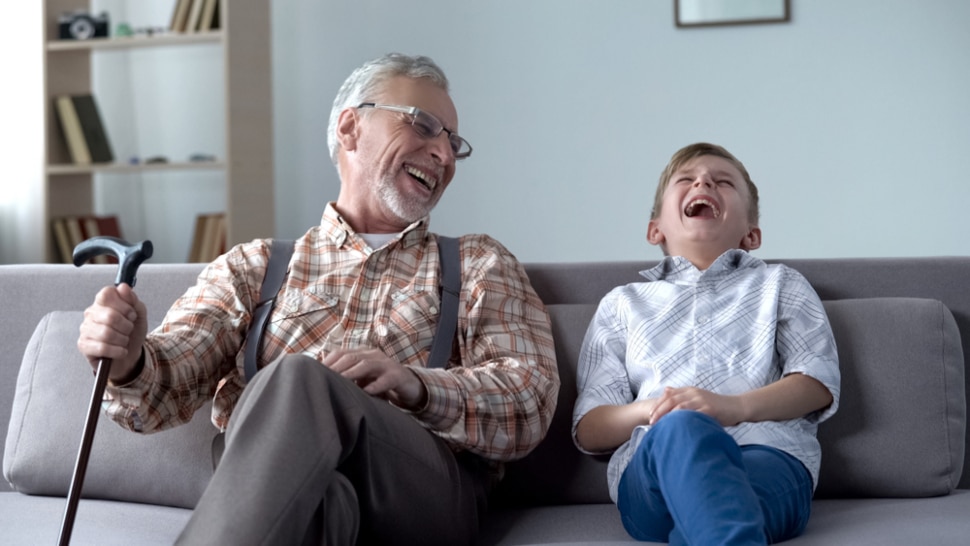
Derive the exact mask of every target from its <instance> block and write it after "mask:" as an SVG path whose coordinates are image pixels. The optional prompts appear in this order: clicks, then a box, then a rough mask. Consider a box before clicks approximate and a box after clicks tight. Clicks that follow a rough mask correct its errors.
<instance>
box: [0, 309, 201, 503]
mask: <svg viewBox="0 0 970 546" xmlns="http://www.w3.org/2000/svg"><path fill="white" fill-rule="evenodd" d="M82 319H83V314H82V312H80V311H55V312H52V313H49V314H47V315H46V316H44V317H43V318H42V319H41V321H40V323H38V325H37V327H36V329H35V330H34V334H33V336H32V337H31V339H30V342H29V344H28V346H27V350H26V352H25V353H24V358H23V362H22V364H21V368H20V373H19V375H18V378H17V387H16V394H15V397H14V403H13V408H12V412H11V419H10V425H9V428H8V430H7V440H6V447H5V453H4V460H3V473H4V476H5V477H6V478H7V480H8V481H9V482H10V484H11V486H12V487H13V488H14V489H16V490H17V491H20V492H22V493H28V494H35V495H55V496H66V495H67V490H68V488H69V487H70V483H71V477H72V473H73V470H74V464H75V461H76V458H77V453H78V448H79V446H80V442H81V435H82V432H83V430H84V422H85V418H86V414H87V410H88V406H89V404H90V401H91V393H92V390H93V387H94V377H93V376H92V373H91V368H90V367H89V366H88V364H87V362H86V361H85V359H84V357H83V356H81V354H80V353H79V352H78V350H77V345H76V343H77V336H78V328H79V326H80V324H81V321H82ZM207 408H208V406H206V407H204V408H203V409H202V410H201V411H199V412H198V413H197V414H196V416H195V418H194V419H193V420H192V421H191V422H190V423H188V424H186V425H184V426H181V427H176V428H174V429H171V430H166V431H162V432H157V433H155V434H149V435H141V434H136V433H133V432H129V431H127V430H124V429H122V428H121V427H119V426H118V425H116V424H115V423H114V422H112V421H111V420H110V419H108V418H107V417H105V416H104V415H103V414H102V415H101V416H100V417H99V422H98V427H97V431H96V434H95V438H94V443H93V444H92V448H91V455H90V458H89V461H88V468H87V472H86V475H85V480H84V487H83V490H82V496H83V497H85V498H99V499H111V500H122V501H133V502H143V503H152V504H160V505H166V506H175V507H184V508H192V507H194V506H195V504H196V502H197V501H198V499H199V497H200V496H201V495H202V491H203V490H204V489H205V486H206V485H207V484H208V481H209V479H210V477H211V476H212V459H211V445H212V438H213V437H214V436H215V434H216V432H217V430H216V428H215V427H214V426H212V424H211V422H210V421H209V411H207Z"/></svg>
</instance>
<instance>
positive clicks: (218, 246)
mask: <svg viewBox="0 0 970 546" xmlns="http://www.w3.org/2000/svg"><path fill="white" fill-rule="evenodd" d="M226 227H227V224H226V214H225V213H223V212H216V213H211V214H200V215H198V216H196V218H195V232H194V233H193V235H192V247H191V249H190V250H189V260H188V261H189V262H190V263H208V262H211V261H212V260H215V259H216V258H218V257H219V256H220V255H221V254H223V253H224V252H225V251H226Z"/></svg>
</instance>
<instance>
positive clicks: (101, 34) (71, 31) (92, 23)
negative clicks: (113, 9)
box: [57, 10, 110, 40]
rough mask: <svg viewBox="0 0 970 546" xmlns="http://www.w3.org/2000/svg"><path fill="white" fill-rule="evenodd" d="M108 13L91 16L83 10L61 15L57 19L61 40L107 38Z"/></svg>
mask: <svg viewBox="0 0 970 546" xmlns="http://www.w3.org/2000/svg"><path fill="white" fill-rule="evenodd" d="M109 25H110V23H109V21H108V13H107V12H102V13H101V14H99V15H91V14H90V13H87V12H85V11H83V10H79V11H72V12H69V13H64V14H61V16H60V17H59V18H58V19H57V26H58V28H57V33H58V38H60V39H61V40H88V39H91V38H107V37H108V27H109Z"/></svg>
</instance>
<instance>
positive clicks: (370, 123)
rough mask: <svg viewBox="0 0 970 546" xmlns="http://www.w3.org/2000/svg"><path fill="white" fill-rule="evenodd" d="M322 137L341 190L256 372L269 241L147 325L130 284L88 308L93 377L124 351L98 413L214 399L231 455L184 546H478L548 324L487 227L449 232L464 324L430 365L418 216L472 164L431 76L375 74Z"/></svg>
mask: <svg viewBox="0 0 970 546" xmlns="http://www.w3.org/2000/svg"><path fill="white" fill-rule="evenodd" d="M328 140H329V145H330V152H331V157H332V159H333V161H334V164H335V165H336V166H337V170H338V172H339V174H340V179H341V185H340V193H339V196H338V198H337V201H336V202H333V203H330V204H328V205H327V207H326V209H325V210H324V212H323V218H322V220H321V222H320V225H319V226H315V227H313V228H311V229H310V230H309V231H308V232H307V233H306V234H304V235H303V236H302V237H300V238H299V239H298V240H297V241H296V243H295V245H294V247H293V255H292V258H291V259H290V261H289V264H288V268H287V272H286V275H285V279H284V281H283V284H282V288H281V289H280V291H279V293H278V297H277V299H276V303H275V306H274V307H273V310H272V313H271V315H270V316H269V319H268V323H267V324H268V326H267V328H266V330H265V335H264V336H263V338H262V342H261V344H260V345H258V347H259V354H258V358H257V359H256V364H257V366H258V368H259V370H260V371H259V373H257V374H255V376H254V377H253V379H252V380H251V381H248V382H247V376H246V373H245V364H244V361H245V358H244V353H245V347H246V344H247V339H246V338H247V335H246V334H247V331H248V330H249V327H250V324H251V323H252V322H253V316H254V313H255V308H256V306H257V303H258V302H259V298H260V287H261V285H262V282H263V279H264V277H265V276H266V271H267V264H268V263H269V256H270V247H271V241H269V240H256V241H252V242H250V243H246V244H241V245H237V246H236V247H234V248H232V249H231V250H229V251H228V252H227V253H226V254H225V255H223V256H221V257H219V258H218V259H216V260H215V261H214V262H212V263H211V264H209V265H208V266H207V267H206V268H205V269H204V271H203V272H202V273H201V274H200V276H199V279H198V282H197V284H196V285H195V286H193V287H192V288H190V289H189V290H188V291H187V292H186V293H185V294H184V295H183V296H182V297H181V298H180V299H179V300H178V301H176V302H175V304H174V305H173V307H172V308H171V309H170V310H169V312H168V314H167V315H166V317H165V321H164V323H163V324H162V325H161V326H160V327H159V328H158V329H156V330H155V331H153V332H151V333H147V326H146V319H145V317H146V310H145V306H144V304H142V303H141V302H140V301H139V299H138V297H137V296H136V295H135V293H134V291H133V290H132V289H131V288H130V287H129V286H127V285H120V286H118V287H107V288H105V289H103V290H102V291H101V292H99V293H98V295H97V296H96V298H95V302H94V304H92V306H91V307H89V308H88V310H87V311H86V313H85V320H84V322H83V324H82V326H81V329H80V337H79V339H78V348H79V349H80V351H81V352H82V353H83V354H84V355H85V356H86V357H87V358H88V360H89V362H90V363H91V365H92V366H96V365H97V361H98V359H99V358H101V357H106V358H111V359H113V361H114V365H113V367H112V371H111V378H110V383H109V386H108V388H107V391H106V395H105V399H106V402H107V403H106V407H107V412H108V414H109V415H110V416H111V417H112V418H113V419H114V420H115V421H117V422H118V423H120V424H121V425H122V426H124V427H126V428H129V429H131V430H134V431H137V432H151V431H156V430H161V429H164V428H167V427H172V426H175V425H178V424H181V423H184V422H186V421H188V420H189V419H190V418H191V417H192V415H193V413H194V412H195V411H196V410H197V409H198V408H199V407H201V406H202V405H203V404H204V403H205V402H206V401H207V400H213V410H212V421H213V423H214V424H215V425H216V426H217V427H219V428H220V429H222V430H224V431H225V432H226V434H225V451H224V452H223V453H222V455H221V459H220V460H219V463H218V466H217V468H216V470H215V473H214V475H213V478H212V480H211V482H210V483H209V485H208V487H207V489H206V491H205V493H204V494H203V496H202V498H201V500H200V501H199V504H198V506H197V507H196V509H195V512H194V513H193V516H192V518H191V520H190V521H189V524H188V525H187V526H186V528H185V530H184V531H183V532H182V536H181V537H180V543H185V544H301V543H302V544H320V543H324V544H330V545H335V544H336V545H341V544H354V543H355V542H356V543H360V544H438V543H440V544H449V545H453V544H466V543H471V542H473V541H474V539H475V535H476V533H477V531H478V525H479V517H480V514H481V510H482V508H483V506H484V500H485V496H486V491H487V487H488V486H489V484H490V483H492V482H493V479H494V478H495V477H496V476H497V475H498V474H499V470H500V466H501V463H502V462H504V461H509V460H513V459H516V458H519V457H522V456H524V455H525V454H527V453H528V452H529V451H530V450H532V449H533V448H534V447H535V446H536V445H537V444H538V443H539V442H540V440H542V438H543V436H544V435H545V433H546V431H547V429H548V426H549V423H550V422H551V420H552V416H553V413H554V411H555V406H556V401H557V394H558V387H559V377H558V374H557V368H556V362H555V351H554V348H553V342H552V335H551V332H550V325H549V318H548V315H547V314H546V312H545V309H544V307H543V305H542V302H541V301H540V300H539V298H538V296H537V295H536V294H535V292H534V290H533V289H532V287H531V285H530V284H529V280H528V278H527V277H526V275H525V273H524V271H523V268H522V267H521V265H520V264H519V263H518V262H517V261H516V259H515V257H514V256H513V255H512V254H511V253H509V251H508V250H506V249H505V248H504V247H503V246H502V245H501V244H500V243H498V242H497V241H495V240H494V239H492V238H490V237H488V236H486V235H466V236H463V237H461V238H460V239H459V250H460V252H459V253H460V268H461V291H460V299H459V301H460V305H459V306H458V312H457V315H458V316H457V333H456V335H454V338H453V339H449V340H446V342H447V343H446V348H447V347H449V346H450V357H449V358H448V359H447V360H448V362H447V365H446V366H443V367H440V368H435V367H429V366H428V365H427V364H428V358H429V352H430V348H431V346H432V341H433V338H434V337H435V327H436V325H437V323H438V321H439V309H441V296H440V295H439V292H438V286H439V283H438V281H439V276H440V274H441V272H440V267H439V249H438V246H437V244H436V242H437V237H436V236H435V235H434V234H432V233H430V232H429V231H428V214H429V213H430V211H431V209H432V208H434V206H435V204H436V203H437V202H438V200H439V199H440V197H441V195H442V193H444V191H445V189H446V188H447V187H448V184H449V183H450V182H451V179H452V177H453V176H454V174H455V162H456V160H459V159H464V158H466V157H468V156H469V155H470V154H471V146H470V145H469V144H468V142H467V141H466V140H465V139H464V138H462V137H460V136H459V135H458V115H457V112H456V110H455V106H454V104H453V103H452V101H451V98H450V96H449V92H448V80H447V79H446V77H445V75H444V74H443V72H442V71H441V69H440V68H439V67H438V66H437V65H436V64H435V63H434V62H433V61H432V60H431V59H428V58H427V57H410V56H405V55H400V54H389V55H386V56H383V57H380V58H378V59H375V60H373V61H370V62H368V63H365V64H364V65H363V66H361V67H360V68H358V69H357V70H355V71H354V72H353V73H352V74H351V75H350V77H349V78H348V79H347V81H346V82H344V84H343V86H342V87H341V89H340V91H339V92H338V94H337V97H336V99H335V100H334V105H333V110H332V112H331V116H330V126H329V134H328ZM253 342H254V343H255V340H254V341H253ZM445 354H447V352H446V353H445ZM119 479H123V477H122V476H119Z"/></svg>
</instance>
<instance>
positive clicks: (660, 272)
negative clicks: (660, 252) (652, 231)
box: [640, 248, 764, 281]
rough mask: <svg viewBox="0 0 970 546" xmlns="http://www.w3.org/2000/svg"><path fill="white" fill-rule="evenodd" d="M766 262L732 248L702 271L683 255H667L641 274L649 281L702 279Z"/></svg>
mask: <svg viewBox="0 0 970 546" xmlns="http://www.w3.org/2000/svg"><path fill="white" fill-rule="evenodd" d="M761 264H764V262H763V261H762V260H760V259H758V258H755V257H754V256H752V255H751V254H749V253H748V252H747V251H744V250H741V249H739V248H732V249H730V250H728V251H727V252H725V253H724V254H721V255H720V256H718V258H717V259H716V260H714V263H712V264H711V267H708V268H707V269H706V270H704V271H701V270H699V269H697V268H696V267H694V264H692V263H691V262H690V260H688V259H687V258H685V257H683V256H667V257H665V258H664V259H663V260H662V261H661V262H660V263H659V264H657V265H656V266H654V267H652V268H650V269H645V270H643V271H641V272H640V275H641V276H642V277H643V278H645V279H647V280H648V281H659V280H700V279H701V278H705V277H719V276H722V275H727V274H730V273H733V272H734V271H737V270H740V269H747V268H750V267H757V266H759V265H761Z"/></svg>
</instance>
